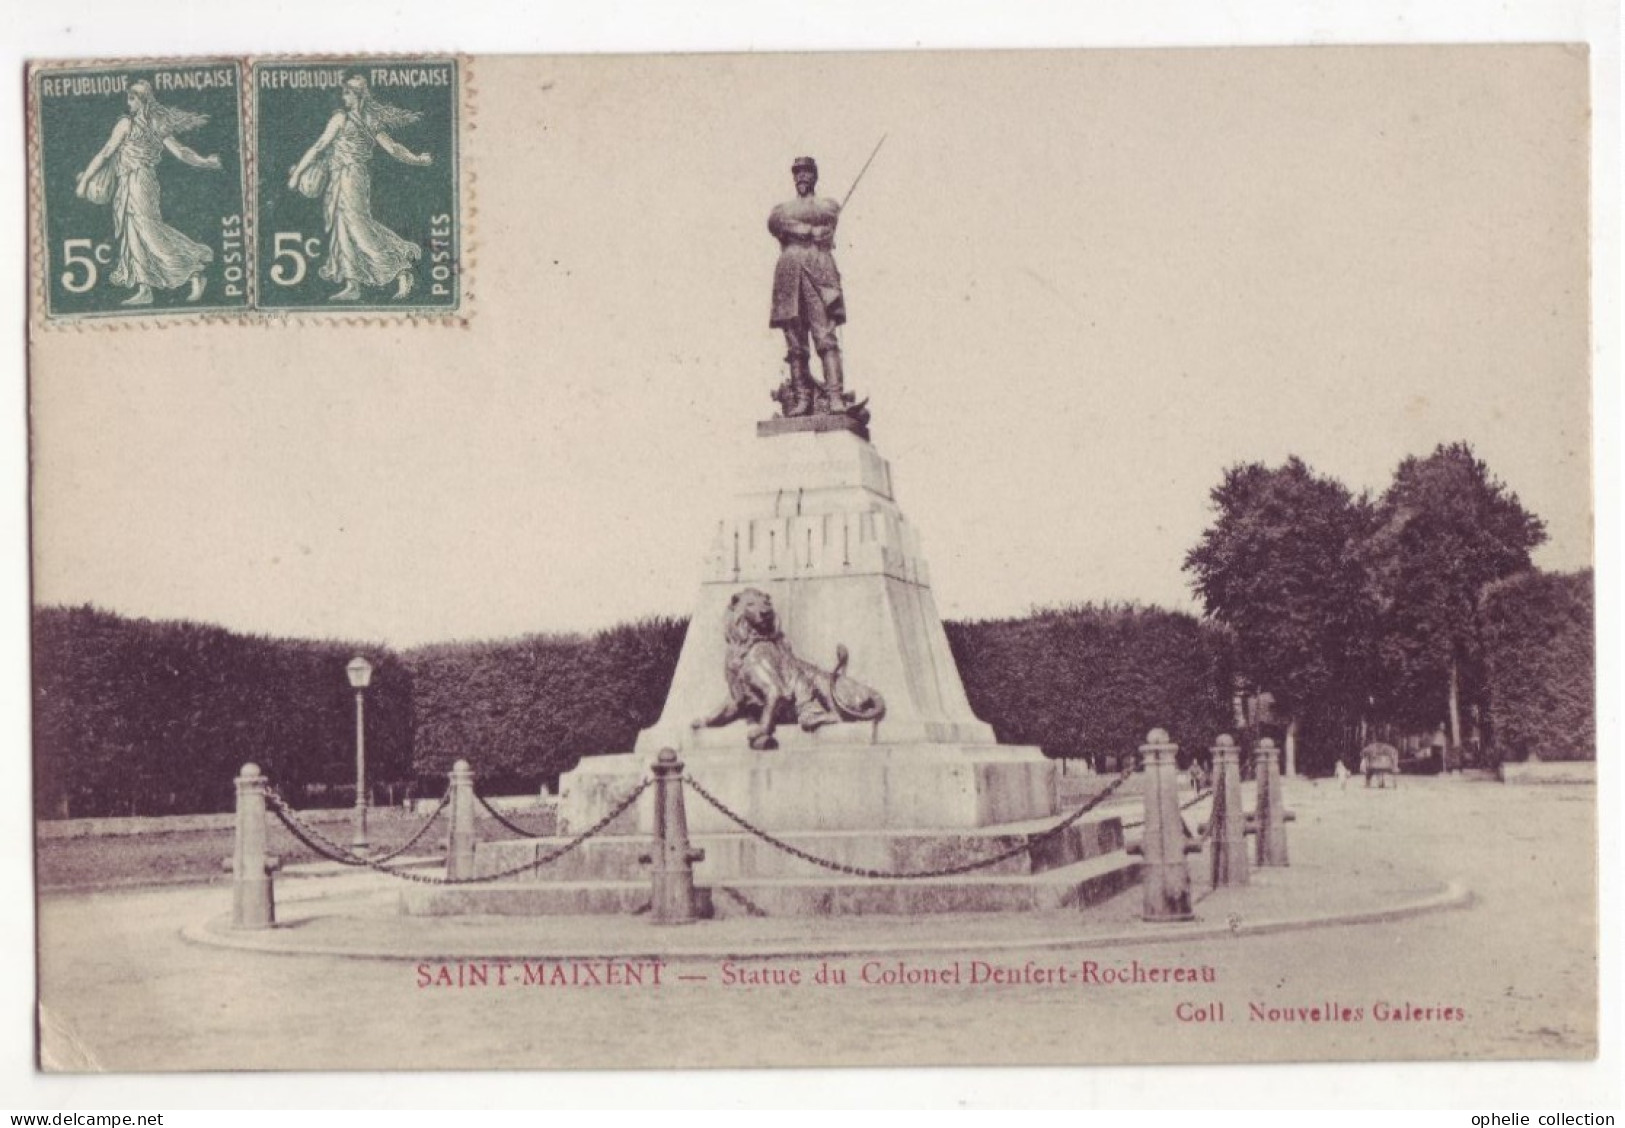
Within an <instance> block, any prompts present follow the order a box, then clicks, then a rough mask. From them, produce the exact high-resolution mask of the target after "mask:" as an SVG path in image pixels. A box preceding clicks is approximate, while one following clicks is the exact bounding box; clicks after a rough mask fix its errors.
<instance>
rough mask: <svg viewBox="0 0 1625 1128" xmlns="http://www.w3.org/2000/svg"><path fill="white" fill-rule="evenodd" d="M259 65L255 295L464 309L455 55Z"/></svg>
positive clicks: (312, 302) (296, 304) (289, 302)
mask: <svg viewBox="0 0 1625 1128" xmlns="http://www.w3.org/2000/svg"><path fill="white" fill-rule="evenodd" d="M250 78H251V83H252V87H253V95H252V101H253V105H252V109H251V113H252V117H253V122H254V154H255V172H254V181H255V183H254V198H255V209H256V210H255V234H254V239H255V245H256V250H257V254H256V256H255V262H256V267H255V289H256V294H257V299H256V304H257V308H259V309H261V310H264V311H268V312H278V311H313V310H334V311H340V310H355V309H362V310H369V311H378V312H385V311H388V312H404V313H416V314H428V315H434V314H450V313H453V312H455V311H456V310H457V309H458V308H459V307H460V304H461V301H462V296H463V295H462V290H463V284H462V283H463V279H462V276H461V271H460V269H459V259H460V255H461V232H460V230H459V223H458V218H459V210H458V209H459V200H458V159H457V158H458V153H457V129H458V121H457V118H458V89H459V83H458V62H457V60H456V59H452V58H400V59H394V58H361V59H347V60H346V59H337V60H334V59H321V60H312V61H304V60H255V61H253V62H252V63H251V64H250Z"/></svg>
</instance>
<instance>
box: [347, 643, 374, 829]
mask: <svg viewBox="0 0 1625 1128" xmlns="http://www.w3.org/2000/svg"><path fill="white" fill-rule="evenodd" d="M344 672H345V674H346V675H348V676H349V679H350V685H351V687H352V688H353V689H354V690H355V820H354V822H355V833H354V835H352V836H351V839H350V849H351V850H352V851H354V852H355V853H357V854H365V853H366V852H367V849H368V846H367V736H366V712H365V709H366V706H365V705H364V704H363V699H364V698H365V696H366V692H367V686H368V685H369V684H371V682H372V663H371V662H369V661H367V660H366V659H365V658H360V657H357V658H352V659H350V664H349V665H348V666H346V667H344Z"/></svg>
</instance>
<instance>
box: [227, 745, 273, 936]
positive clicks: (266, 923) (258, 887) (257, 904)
mask: <svg viewBox="0 0 1625 1128" xmlns="http://www.w3.org/2000/svg"><path fill="white" fill-rule="evenodd" d="M274 866H275V863H274V861H273V860H272V859H271V858H269V857H267V856H266V853H265V777H264V776H262V775H260V769H259V765H258V764H244V765H243V770H242V772H241V773H240V774H239V775H238V776H237V844H236V849H235V850H234V851H233V852H232V857H231V926H232V927H233V928H270V927H271V926H273V925H274V924H276V899H275V896H274V894H273V893H272V890H271V870H272V869H273V868H274Z"/></svg>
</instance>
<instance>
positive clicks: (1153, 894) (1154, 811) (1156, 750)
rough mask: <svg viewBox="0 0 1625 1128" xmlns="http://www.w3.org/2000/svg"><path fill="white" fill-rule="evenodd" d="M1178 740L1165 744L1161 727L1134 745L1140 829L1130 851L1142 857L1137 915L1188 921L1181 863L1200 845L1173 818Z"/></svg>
mask: <svg viewBox="0 0 1625 1128" xmlns="http://www.w3.org/2000/svg"><path fill="white" fill-rule="evenodd" d="M1178 755H1179V745H1177V744H1173V743H1170V742H1169V740H1168V734H1167V733H1166V732H1165V731H1163V730H1162V729H1152V730H1151V732H1150V733H1149V734H1148V735H1147V736H1146V742H1145V743H1144V744H1142V745H1141V746H1140V757H1141V760H1142V761H1143V763H1144V765H1145V830H1144V832H1143V833H1142V835H1141V838H1140V845H1139V846H1138V848H1134V849H1131V850H1130V853H1137V854H1139V855H1140V856H1141V857H1142V858H1143V859H1144V871H1145V873H1144V881H1143V885H1144V888H1145V901H1144V908H1143V910H1142V911H1141V913H1140V918H1141V919H1142V920H1150V921H1172V920H1192V919H1194V918H1195V914H1194V913H1192V912H1191V875H1190V869H1189V867H1187V866H1186V864H1185V854H1186V853H1187V852H1188V851H1195V850H1200V849H1201V845H1200V844H1199V843H1196V842H1191V843H1188V844H1187V841H1186V838H1185V824H1184V822H1183V821H1181V819H1180V817H1179V768H1178V765H1177V764H1176V763H1175V759H1176V757H1177V756H1178Z"/></svg>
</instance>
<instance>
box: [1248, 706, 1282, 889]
mask: <svg viewBox="0 0 1625 1128" xmlns="http://www.w3.org/2000/svg"><path fill="white" fill-rule="evenodd" d="M1253 776H1254V777H1255V778H1256V779H1257V780H1258V864H1259V866H1260V867H1261V868H1262V867H1264V866H1284V865H1289V864H1290V863H1289V862H1288V861H1287V850H1286V823H1287V813H1286V804H1285V802H1284V801H1283V797H1282V795H1281V759H1280V752H1279V750H1278V749H1277V748H1276V747H1275V741H1273V740H1271V739H1270V738H1269V737H1267V736H1266V737H1265V738H1264V739H1263V740H1260V741H1259V742H1258V744H1257V745H1255V746H1254V748H1253Z"/></svg>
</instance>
